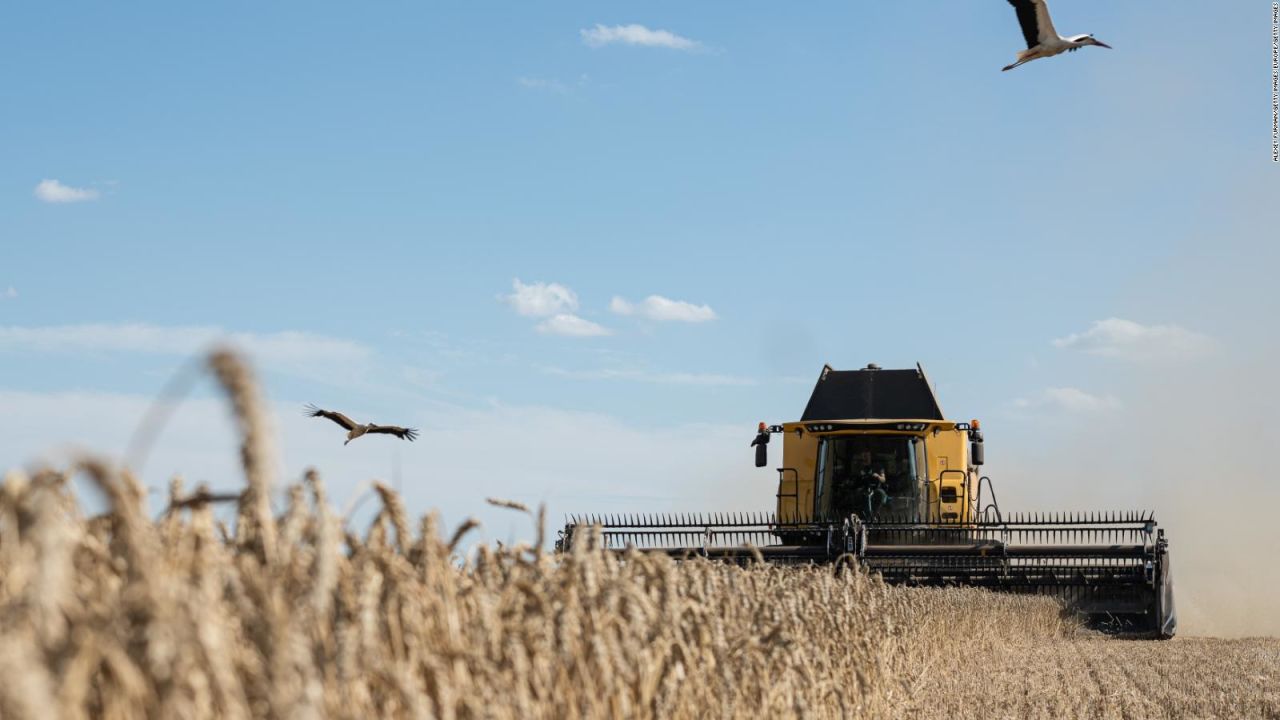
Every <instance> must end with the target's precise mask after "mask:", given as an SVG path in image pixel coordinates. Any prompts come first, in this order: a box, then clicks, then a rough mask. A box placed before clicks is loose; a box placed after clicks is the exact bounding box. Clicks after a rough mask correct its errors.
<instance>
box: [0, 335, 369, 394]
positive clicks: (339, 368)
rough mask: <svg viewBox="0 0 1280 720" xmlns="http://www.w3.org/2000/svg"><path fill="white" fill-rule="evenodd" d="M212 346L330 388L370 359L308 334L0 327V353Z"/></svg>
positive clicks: (356, 348) (183, 351)
mask: <svg viewBox="0 0 1280 720" xmlns="http://www.w3.org/2000/svg"><path fill="white" fill-rule="evenodd" d="M214 344H228V345H231V346H232V347H236V348H240V349H241V350H244V351H246V352H248V353H249V354H250V355H251V356H252V357H253V358H254V359H255V360H259V361H261V362H262V363H263V364H264V365H266V366H268V367H269V368H272V369H277V370H281V371H286V372H291V373H297V374H299V375H304V376H307V377H311V378H314V379H329V380H330V381H333V382H336V381H339V380H343V381H345V380H349V379H350V373H351V372H352V371H354V370H356V369H358V368H360V367H362V366H363V365H364V364H365V363H366V362H367V361H368V360H370V359H371V357H372V355H373V353H372V351H371V350H370V349H369V348H367V347H365V346H364V345H360V344H359V343H355V342H351V341H349V340H343V339H340V338H333V337H327V336H324V335H315V334H312V333H306V332H299V331H294V330H286V331H281V332H274V333H246V332H230V331H227V330H225V329H223V328H219V327H213V326H202V325H169V326H165V325H148V324H145V323H123V324H111V323H96V324H84V325H53V326H43V327H22V326H14V325H10V326H0V352H43V353H74V352H120V353H142V354H151V355H170V356H187V355H192V354H195V353H198V352H201V351H203V350H205V349H207V348H209V347H210V346H212V345H214Z"/></svg>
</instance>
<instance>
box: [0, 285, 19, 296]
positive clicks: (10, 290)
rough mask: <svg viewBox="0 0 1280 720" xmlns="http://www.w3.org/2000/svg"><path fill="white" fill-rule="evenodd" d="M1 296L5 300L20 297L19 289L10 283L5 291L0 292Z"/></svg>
mask: <svg viewBox="0 0 1280 720" xmlns="http://www.w3.org/2000/svg"><path fill="white" fill-rule="evenodd" d="M0 297H3V298H4V299H5V300H12V299H14V298H16V297H18V289H17V288H15V287H14V286H12V285H10V286H9V287H7V288H5V289H4V292H3V293H0Z"/></svg>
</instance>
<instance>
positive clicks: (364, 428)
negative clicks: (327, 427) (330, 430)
mask: <svg viewBox="0 0 1280 720" xmlns="http://www.w3.org/2000/svg"><path fill="white" fill-rule="evenodd" d="M306 413H307V416H308V417H322V418H329V419H330V420H332V421H334V422H336V423H338V424H339V425H341V426H342V427H344V428H346V430H347V442H344V443H342V444H343V445H346V444H347V443H349V442H351V441H352V440H355V439H356V438H358V437H360V436H361V435H366V434H369V433H381V434H384V435H395V436H396V437H398V438H400V439H401V440H410V441H412V440H413V439H414V438H416V437H418V431H417V430H415V429H413V428H403V427H399V426H397V425H375V424H373V423H367V424H364V425H361V424H359V423H357V422H356V421H354V420H352V419H351V418H349V417H347V416H346V415H343V414H342V413H340V412H333V411H332V410H321V409H320V408H318V407H316V406H315V405H308V406H307V409H306Z"/></svg>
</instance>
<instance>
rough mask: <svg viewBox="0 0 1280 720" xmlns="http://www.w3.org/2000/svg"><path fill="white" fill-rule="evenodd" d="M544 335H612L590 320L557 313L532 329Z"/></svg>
mask: <svg viewBox="0 0 1280 720" xmlns="http://www.w3.org/2000/svg"><path fill="white" fill-rule="evenodd" d="M534 329H535V330H537V331H538V332H540V333H543V334H544V335H565V336H568V337H601V336H603V335H612V334H613V331H611V330H609V328H606V327H602V326H600V325H597V324H596V323H593V322H591V321H590V320H587V319H584V318H580V317H578V316H577V315H573V314H571V313H559V314H557V315H553V316H551V317H549V318H547V319H546V320H543V321H542V322H540V323H538V325H537V326H536V327H535V328H534Z"/></svg>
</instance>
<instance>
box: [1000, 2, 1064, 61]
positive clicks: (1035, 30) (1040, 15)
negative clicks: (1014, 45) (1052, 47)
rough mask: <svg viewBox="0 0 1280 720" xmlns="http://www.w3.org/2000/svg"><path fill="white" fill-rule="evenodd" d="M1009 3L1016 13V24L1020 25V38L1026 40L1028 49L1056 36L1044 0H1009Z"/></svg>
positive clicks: (1056, 33)
mask: <svg viewBox="0 0 1280 720" xmlns="http://www.w3.org/2000/svg"><path fill="white" fill-rule="evenodd" d="M1009 4H1010V5H1012V6H1013V9H1014V10H1015V11H1016V12H1017V13H1018V25H1019V26H1021V27H1022V39H1023V40H1026V41H1027V49H1028V50H1030V49H1031V48H1033V47H1035V46H1037V45H1039V44H1040V43H1042V42H1044V41H1045V40H1048V39H1051V38H1055V37H1057V36H1058V32H1057V31H1056V30H1054V29H1053V20H1052V19H1050V18H1049V5H1048V4H1047V3H1046V2H1045V0H1009Z"/></svg>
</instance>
